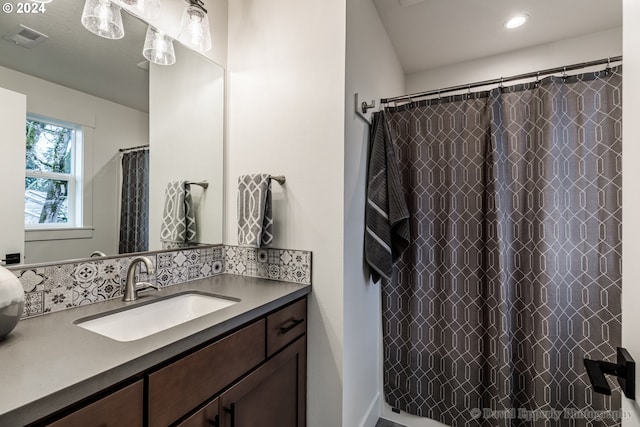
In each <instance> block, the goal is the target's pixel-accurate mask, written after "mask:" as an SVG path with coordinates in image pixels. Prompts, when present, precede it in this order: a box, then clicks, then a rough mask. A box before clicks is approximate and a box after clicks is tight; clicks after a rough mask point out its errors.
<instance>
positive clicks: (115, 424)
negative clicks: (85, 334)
mask: <svg viewBox="0 0 640 427" xmlns="http://www.w3.org/2000/svg"><path fill="white" fill-rule="evenodd" d="M143 390H144V385H143V381H142V380H140V381H136V382H135V383H133V384H131V385H129V386H126V387H123V388H122V389H120V390H118V391H116V392H113V393H111V394H109V395H108V396H106V397H103V398H101V399H99V400H97V401H95V402H93V403H91V404H89V405H86V406H84V407H83V408H81V409H78V410H77V411H75V412H72V413H71V414H69V415H67V416H65V417H62V418H60V419H58V420H57V421H54V422H52V423H41V424H39V425H47V426H51V427H78V426H83V427H89V426H100V427H121V426H131V427H136V426H140V427H141V426H142V425H143V414H144V404H143V397H144V392H143Z"/></svg>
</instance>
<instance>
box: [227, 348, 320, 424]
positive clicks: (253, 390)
mask: <svg viewBox="0 0 640 427" xmlns="http://www.w3.org/2000/svg"><path fill="white" fill-rule="evenodd" d="M306 346H307V341H306V336H303V337H301V338H299V339H298V340H297V341H295V342H294V343H293V344H291V345H290V346H289V347H287V348H286V349H285V350H283V351H282V352H281V353H279V354H277V355H276V356H275V357H273V358H272V359H271V360H269V361H268V362H266V363H265V364H264V365H262V366H261V367H260V368H258V369H257V370H255V371H254V372H253V373H251V374H250V375H248V376H247V377H246V378H244V379H243V380H242V381H240V382H239V383H238V384H236V385H235V386H233V387H232V388H231V389H229V390H228V391H226V392H225V393H223V394H222V396H220V408H221V414H220V418H221V420H222V423H221V427H304V426H305V423H306V411H305V404H306V359H307V355H306Z"/></svg>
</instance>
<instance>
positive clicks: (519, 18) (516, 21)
mask: <svg viewBox="0 0 640 427" xmlns="http://www.w3.org/2000/svg"><path fill="white" fill-rule="evenodd" d="M528 20H529V15H524V14H523V15H514V16H512V17H511V18H509V19H508V20H507V21H506V22H505V23H504V26H505V27H506V28H508V29H509V30H512V29H514V28H518V27H520V26H522V25H524V24H525V23H526V22H527V21H528Z"/></svg>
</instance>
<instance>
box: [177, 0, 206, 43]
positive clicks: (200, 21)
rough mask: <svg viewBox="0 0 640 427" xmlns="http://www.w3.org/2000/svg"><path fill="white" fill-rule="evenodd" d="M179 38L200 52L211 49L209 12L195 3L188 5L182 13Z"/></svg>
mask: <svg viewBox="0 0 640 427" xmlns="http://www.w3.org/2000/svg"><path fill="white" fill-rule="evenodd" d="M178 40H180V41H181V42H182V43H184V44H186V45H187V46H189V47H191V48H193V49H195V50H197V51H200V52H207V51H208V50H210V49H211V33H210V32H209V18H208V17H207V12H205V11H204V10H203V9H202V8H201V7H198V6H196V5H193V4H190V5H189V6H187V8H186V9H185V10H184V13H183V14H182V22H181V24H180V34H179V35H178Z"/></svg>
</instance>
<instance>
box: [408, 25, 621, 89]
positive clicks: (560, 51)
mask: <svg viewBox="0 0 640 427" xmlns="http://www.w3.org/2000/svg"><path fill="white" fill-rule="evenodd" d="M621 41H622V28H614V29H611V30H607V31H601V32H598V33H593V34H588V35H585V36H581V37H575V38H571V39H566V40H560V41H557V42H553V43H548V44H544V45H540V46H535V47H531V48H527V49H522V50H518V51H513V52H509V53H505V54H501V55H495V56H491V57H487V58H482V59H477V60H474V61H468V62H464V63H461V64H456V65H452V66H448V67H441V68H435V69H432V70H427V71H423V72H420V73H414V74H410V75H408V76H407V77H406V87H405V92H404V93H407V94H410V93H416V92H422V91H427V90H435V89H438V88H444V87H449V86H456V85H460V84H467V83H474V82H478V81H484V80H491V79H495V78H499V77H507V76H515V75H518V74H523V73H528V72H533V71H538V70H543V69H546V68H554V67H561V66H563V65H570V64H577V63H580V62H585V61H592V60H594V59H602V58H607V57H612V56H618V55H622V44H621Z"/></svg>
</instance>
